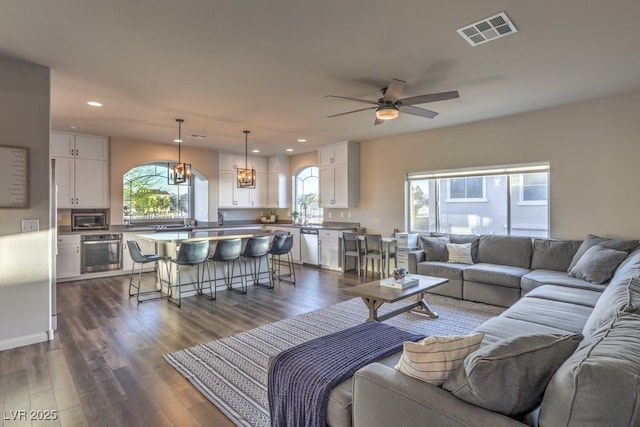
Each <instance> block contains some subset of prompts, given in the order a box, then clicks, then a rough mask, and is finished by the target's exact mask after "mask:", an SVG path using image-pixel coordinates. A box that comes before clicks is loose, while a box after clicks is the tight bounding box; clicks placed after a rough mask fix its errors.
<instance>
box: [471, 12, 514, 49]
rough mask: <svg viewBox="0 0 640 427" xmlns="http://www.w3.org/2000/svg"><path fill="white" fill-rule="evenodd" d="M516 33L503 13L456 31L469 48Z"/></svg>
mask: <svg viewBox="0 0 640 427" xmlns="http://www.w3.org/2000/svg"><path fill="white" fill-rule="evenodd" d="M517 31H518V30H517V28H516V27H515V25H513V23H512V22H511V21H510V20H509V17H508V16H507V14H506V13H504V12H501V13H499V14H497V15H493V16H490V17H489V18H486V19H483V20H482V21H478V22H476V23H473V24H471V25H467V26H466V27H462V28H460V29H458V33H459V34H460V35H461V36H462V37H463V38H464V39H465V40H466V41H468V42H469V44H470V45H471V46H478V45H479V44H482V43H486V42H489V41H491V40H496V39H499V38H500V37H504V36H508V35H509V34H513V33H516V32H517Z"/></svg>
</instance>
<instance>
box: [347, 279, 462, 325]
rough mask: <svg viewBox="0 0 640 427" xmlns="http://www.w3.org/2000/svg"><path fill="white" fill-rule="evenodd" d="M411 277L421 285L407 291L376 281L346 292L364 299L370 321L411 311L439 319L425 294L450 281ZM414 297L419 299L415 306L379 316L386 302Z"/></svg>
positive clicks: (411, 305) (407, 306)
mask: <svg viewBox="0 0 640 427" xmlns="http://www.w3.org/2000/svg"><path fill="white" fill-rule="evenodd" d="M410 276H411V278H415V279H418V280H419V282H420V283H419V284H418V285H416V286H412V287H410V288H406V289H394V288H390V287H387V286H380V281H379V280H376V281H375V282H370V283H365V284H364V285H358V286H354V287H353V288H347V289H345V290H344V291H345V292H346V293H348V294H352V295H356V296H359V297H360V298H362V300H363V301H364V303H365V304H366V305H367V307H368V308H369V320H377V321H379V322H381V321H383V320H386V319H389V318H391V317H393V316H396V315H398V314H400V313H404V312H407V311H410V310H414V311H415V312H417V313H423V314H426V315H427V316H429V317H431V318H432V319H435V318H437V317H438V313H436V312H434V311H433V310H431V307H429V304H427V301H426V300H425V297H424V293H425V291H428V290H429V289H433V288H435V287H437V286H440V285H444V284H445V283H447V282H448V281H449V280H448V279H443V278H442V277H433V276H422V275H420V274H411V275H410ZM414 296H415V297H417V300H416V301H415V302H414V303H413V304H408V305H406V306H404V307H401V308H399V309H397V310H393V311H390V312H388V313H385V314H382V315H378V309H379V308H380V307H381V306H382V304H384V303H385V302H387V303H391V302H396V301H400V300H403V299H407V298H410V297H414Z"/></svg>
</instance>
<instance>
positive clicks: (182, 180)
mask: <svg viewBox="0 0 640 427" xmlns="http://www.w3.org/2000/svg"><path fill="white" fill-rule="evenodd" d="M176 123H178V139H177V140H176V142H177V143H178V163H169V164H168V165H167V166H168V169H169V175H168V176H167V182H168V184H169V185H179V184H187V185H189V184H190V183H191V164H189V163H184V162H183V161H182V157H181V145H182V123H184V120H183V119H176Z"/></svg>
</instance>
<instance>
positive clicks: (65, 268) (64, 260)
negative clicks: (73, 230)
mask: <svg viewBox="0 0 640 427" xmlns="http://www.w3.org/2000/svg"><path fill="white" fill-rule="evenodd" d="M57 247H58V253H57V255H56V278H58V279H61V278H65V277H76V276H80V235H79V234H63V235H58V241H57Z"/></svg>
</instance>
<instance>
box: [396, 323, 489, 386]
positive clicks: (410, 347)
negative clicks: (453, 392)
mask: <svg viewBox="0 0 640 427" xmlns="http://www.w3.org/2000/svg"><path fill="white" fill-rule="evenodd" d="M483 337H484V335H483V334H473V335H462V336H445V337H426V338H423V339H422V340H420V341H418V342H412V341H405V342H404V344H403V350H402V356H401V357H400V361H399V362H398V364H397V365H396V369H397V370H398V371H400V372H402V373H403V374H406V375H409V376H410V377H413V378H417V379H419V380H422V381H426V382H428V383H431V384H434V385H437V386H441V385H442V384H443V383H444V382H445V380H446V379H447V377H448V376H449V375H450V374H451V373H452V372H453V371H455V370H456V369H457V368H458V367H459V366H460V365H462V361H463V360H464V359H465V358H466V357H467V356H468V355H469V354H470V353H472V352H474V351H476V350H477V349H478V347H480V343H481V342H482V338H483Z"/></svg>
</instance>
